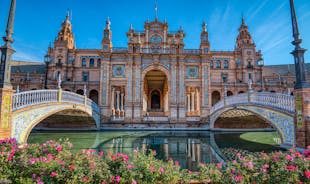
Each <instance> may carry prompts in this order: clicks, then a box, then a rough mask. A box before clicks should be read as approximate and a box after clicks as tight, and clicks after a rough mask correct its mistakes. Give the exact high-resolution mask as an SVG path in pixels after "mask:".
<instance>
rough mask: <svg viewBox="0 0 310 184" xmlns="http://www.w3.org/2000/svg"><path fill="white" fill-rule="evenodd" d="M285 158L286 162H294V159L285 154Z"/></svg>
mask: <svg viewBox="0 0 310 184" xmlns="http://www.w3.org/2000/svg"><path fill="white" fill-rule="evenodd" d="M285 158H286V159H287V160H289V161H293V160H294V157H292V156H291V155H289V154H286V155H285Z"/></svg>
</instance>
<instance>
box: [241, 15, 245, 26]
mask: <svg viewBox="0 0 310 184" xmlns="http://www.w3.org/2000/svg"><path fill="white" fill-rule="evenodd" d="M241 22H242V25H245V23H244V16H243V13H242V19H241Z"/></svg>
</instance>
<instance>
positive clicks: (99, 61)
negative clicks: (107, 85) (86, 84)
mask: <svg viewBox="0 0 310 184" xmlns="http://www.w3.org/2000/svg"><path fill="white" fill-rule="evenodd" d="M100 66H101V59H98V60H97V67H100Z"/></svg>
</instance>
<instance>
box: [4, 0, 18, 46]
mask: <svg viewBox="0 0 310 184" xmlns="http://www.w3.org/2000/svg"><path fill="white" fill-rule="evenodd" d="M15 8H16V0H11V7H10V12H9V17H8V22H7V25H6V36H5V37H3V40H4V41H5V44H6V45H7V46H10V44H11V43H13V41H14V40H13V38H12V35H13V32H14V17H15Z"/></svg>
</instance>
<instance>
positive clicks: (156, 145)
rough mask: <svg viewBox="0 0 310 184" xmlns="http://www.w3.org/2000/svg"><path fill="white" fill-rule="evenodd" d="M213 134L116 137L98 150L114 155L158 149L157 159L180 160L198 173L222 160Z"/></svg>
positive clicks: (185, 166)
mask: <svg viewBox="0 0 310 184" xmlns="http://www.w3.org/2000/svg"><path fill="white" fill-rule="evenodd" d="M209 136H210V135H209V132H201V133H197V132H160V133H150V134H148V135H145V136H122V137H117V138H112V139H111V140H108V141H106V142H104V143H102V144H100V145H99V146H98V147H97V148H98V149H99V150H106V151H111V152H112V153H118V152H121V153H126V154H129V155H131V154H132V152H133V149H140V150H141V149H143V150H147V149H152V150H156V152H157V158H158V159H162V160H165V161H166V160H168V159H169V158H172V159H173V160H177V161H179V163H180V165H181V167H182V168H187V169H190V170H197V167H198V165H199V164H200V163H210V162H218V161H219V159H220V160H222V158H221V156H219V155H218V154H217V151H216V150H214V149H213V148H212V147H211V146H210V137H209Z"/></svg>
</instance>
